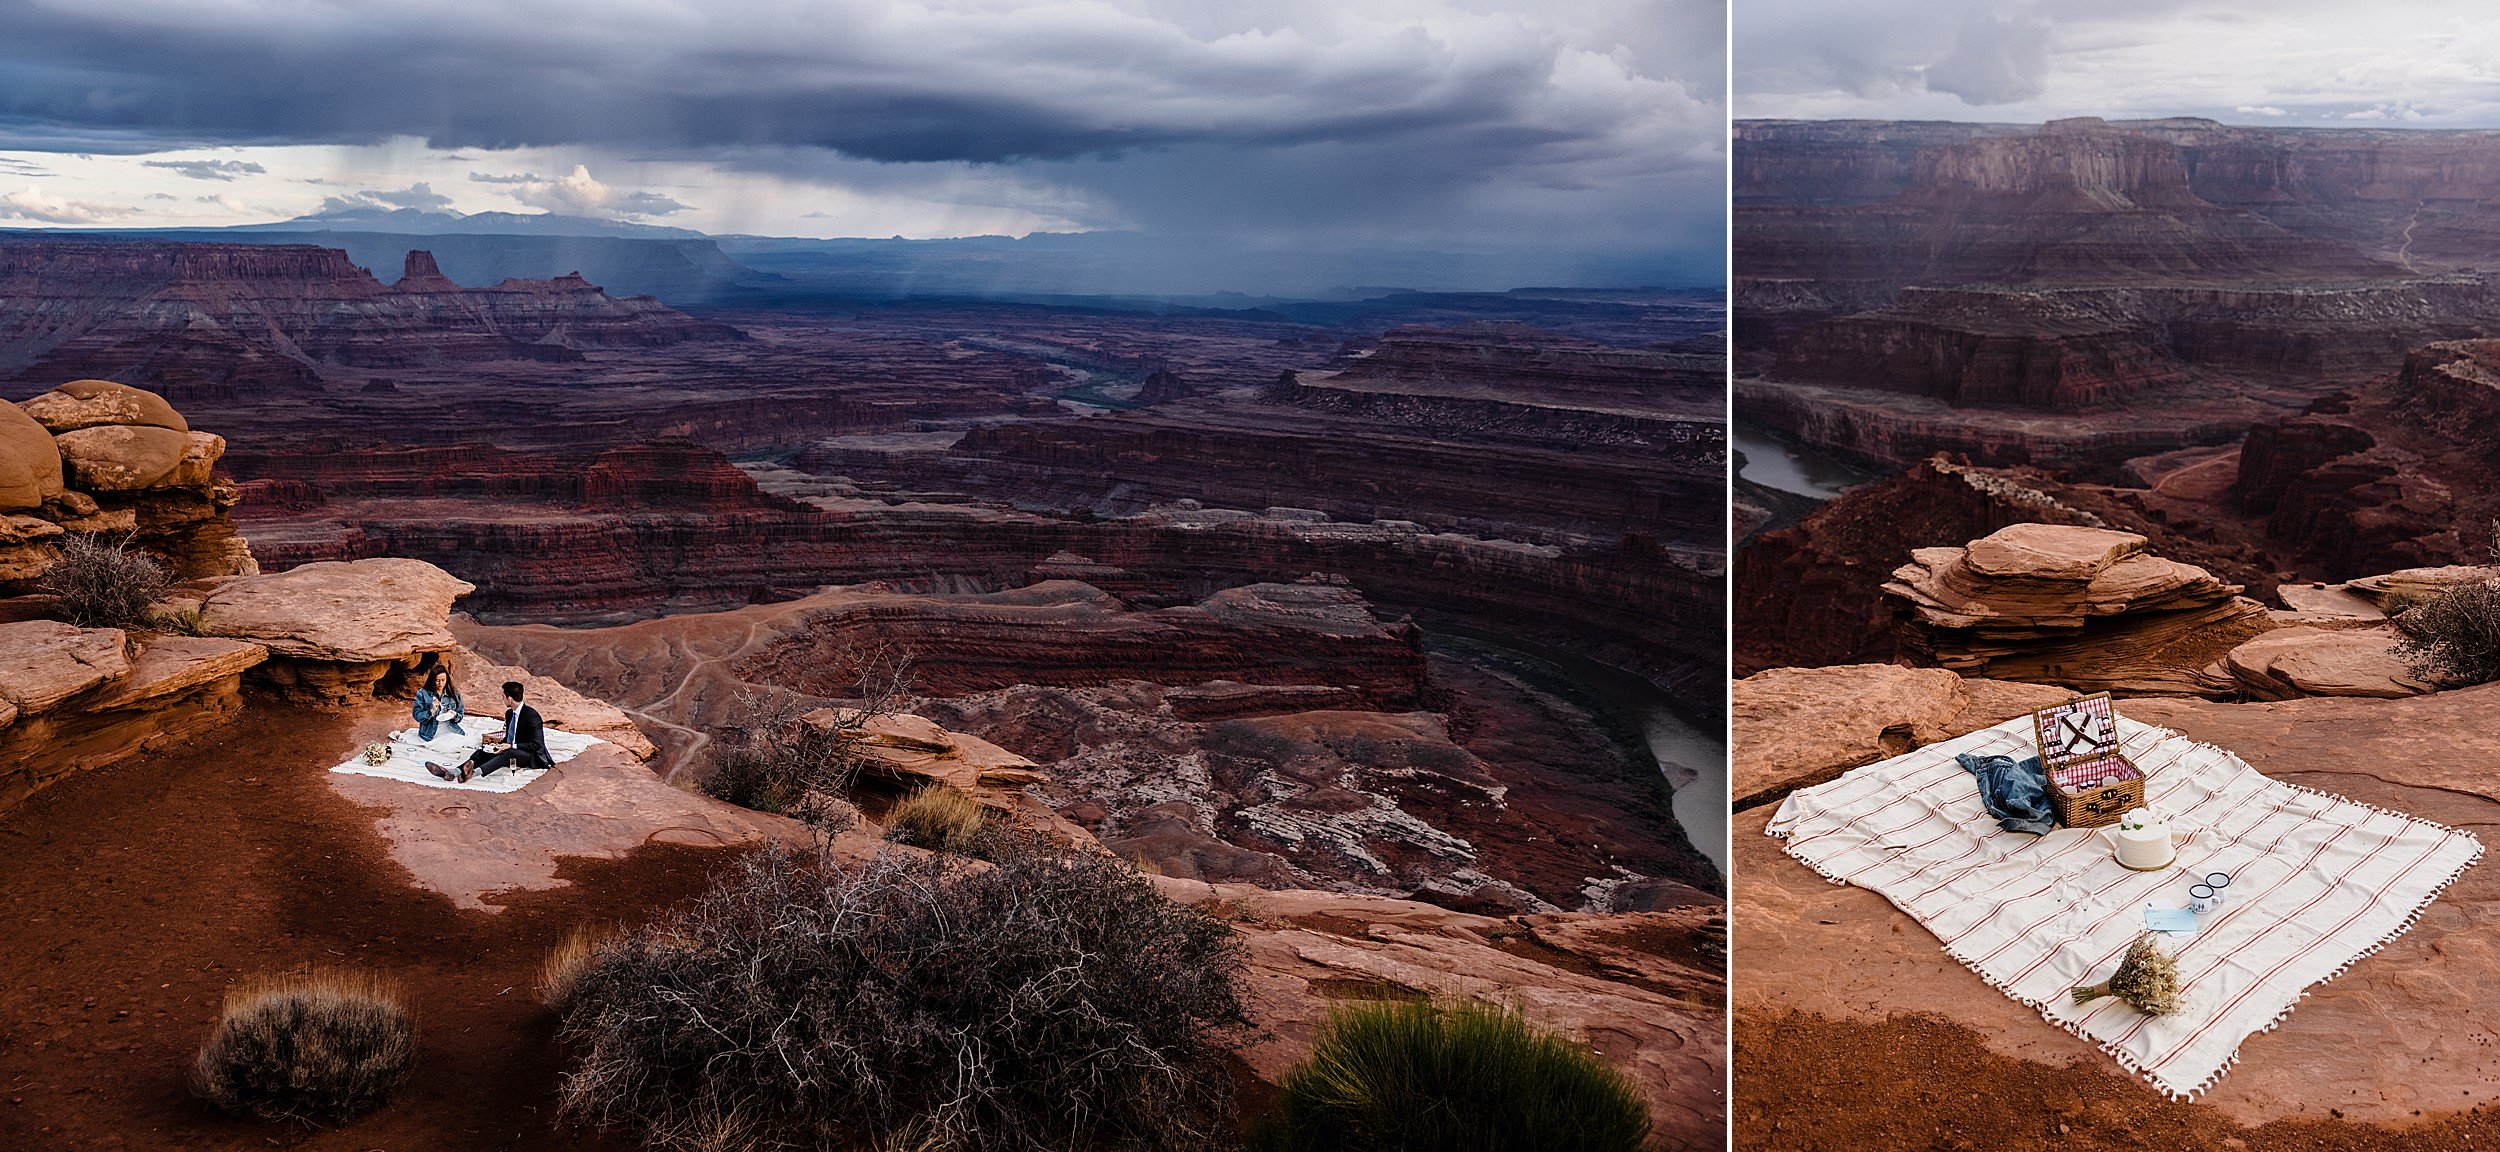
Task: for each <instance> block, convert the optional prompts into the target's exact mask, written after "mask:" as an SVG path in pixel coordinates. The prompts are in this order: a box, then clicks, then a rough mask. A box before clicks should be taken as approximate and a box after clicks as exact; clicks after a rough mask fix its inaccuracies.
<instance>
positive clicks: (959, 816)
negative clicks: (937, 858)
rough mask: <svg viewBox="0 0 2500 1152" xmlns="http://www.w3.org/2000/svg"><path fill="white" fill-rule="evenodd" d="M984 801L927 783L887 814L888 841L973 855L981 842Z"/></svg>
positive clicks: (940, 785)
mask: <svg viewBox="0 0 2500 1152" xmlns="http://www.w3.org/2000/svg"><path fill="white" fill-rule="evenodd" d="M981 824H982V817H981V802H980V801H978V800H975V799H973V798H972V797H970V796H967V795H964V793H963V791H962V790H961V789H957V788H950V787H948V786H946V785H944V784H924V785H922V786H921V787H920V788H919V789H918V790H916V791H914V792H913V793H912V794H911V795H909V796H905V797H903V800H902V803H899V804H896V805H895V806H894V810H893V811H892V812H889V813H887V814H886V826H885V838H886V839H888V840H892V841H894V842H895V843H897V844H909V845H911V846H912V847H914V848H926V849H928V850H930V851H932V852H962V853H965V854H968V855H969V854H972V850H973V847H974V845H975V844H977V843H978V842H979V841H980V839H981Z"/></svg>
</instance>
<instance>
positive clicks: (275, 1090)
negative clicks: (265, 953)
mask: <svg viewBox="0 0 2500 1152" xmlns="http://www.w3.org/2000/svg"><path fill="white" fill-rule="evenodd" d="M415 1057H416V1025H415V1023H414V1022H413V1021H412V1020H411V1019H410V1017H409V1014H408V1009H407V1006H406V1005H405V1004H403V1003H402V1002H401V1000H400V997H399V992H398V990H397V989H396V988H394V987H392V986H391V985H389V984H388V983H386V982H384V981H382V980H379V979H377V978H375V977H373V976H371V975H368V974H364V973H357V972H344V971H337V970H323V971H314V972H309V973H300V974H295V975H287V976H271V977H263V978H260V979H257V980H253V981H249V982H246V983H244V984H242V985H239V986H237V987H236V988H234V989H233V990H232V991H230V992H228V993H227V994H226V1003H225V1011H224V1013H223V1014H222V1015H220V1016H219V1018H218V1020H217V1025H216V1027H215V1028H214V1029H213V1030H211V1031H210V1032H209V1036H208V1042H207V1043H206V1044H204V1045H202V1046H201V1048H200V1055H199V1059H198V1061H197V1062H196V1063H195V1065H194V1067H193V1072H194V1074H195V1076H194V1083H195V1085H196V1086H197V1088H198V1090H199V1092H200V1094H201V1095H202V1096H205V1097H207V1098H208V1099H209V1100H210V1101H212V1102H214V1103H215V1104H216V1105H217V1106H218V1107H220V1108H223V1109H225V1110H226V1111H228V1112H231V1113H233V1114H235V1115H238V1116H257V1117H259V1118H261V1119H263V1120H294V1121H300V1122H304V1123H342V1122H345V1121H348V1120H352V1119H354V1118H356V1117H357V1116H360V1115H363V1114H364V1113H366V1112H368V1111H371V1110H372V1109H374V1108H377V1107H379V1106H381V1105H382V1104H383V1103H384V1102H385V1101H387V1100H389V1099H390V1095H391V1090H392V1089H393V1088H395V1087H397V1086H398V1085H399V1082H400V1081H401V1080H402V1079H405V1078H406V1077H407V1075H408V1068H409V1065H410V1063H411V1062H413V1061H414V1059H415Z"/></svg>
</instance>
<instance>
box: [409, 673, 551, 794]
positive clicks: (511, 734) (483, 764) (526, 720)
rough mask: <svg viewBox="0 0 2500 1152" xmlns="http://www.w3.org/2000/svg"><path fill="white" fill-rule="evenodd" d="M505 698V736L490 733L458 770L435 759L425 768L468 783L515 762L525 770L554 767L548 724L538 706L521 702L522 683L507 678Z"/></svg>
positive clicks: (504, 691) (504, 687)
mask: <svg viewBox="0 0 2500 1152" xmlns="http://www.w3.org/2000/svg"><path fill="white" fill-rule="evenodd" d="M503 698H504V702H505V704H506V708H505V709H504V717H503V734H502V735H501V736H496V735H493V734H491V733H490V734H489V735H488V736H487V737H486V739H485V741H484V742H483V743H482V744H480V745H479V746H478V750H477V751H476V752H474V753H471V754H470V756H469V759H468V761H467V762H466V763H464V764H462V765H461V766H460V770H459V771H458V772H457V773H454V772H453V771H452V770H451V769H449V768H445V767H443V766H442V765H440V764H435V763H432V762H428V763H427V764H426V766H425V770H426V771H428V772H432V773H433V774H435V775H437V776H440V777H442V778H443V779H445V780H458V781H459V782H460V783H462V784H466V783H468V782H469V780H470V778H472V777H475V776H487V775H491V774H493V773H494V772H495V771H496V770H497V769H500V768H505V767H509V766H512V765H519V766H520V767H522V768H525V769H528V768H552V767H554V766H555V759H554V758H553V757H551V756H549V755H547V726H546V725H545V724H544V723H542V722H540V720H539V719H538V709H536V708H532V707H530V706H529V705H527V704H523V703H521V685H520V683H519V682H518V681H510V680H508V681H505V682H504V686H503ZM498 745H500V747H498Z"/></svg>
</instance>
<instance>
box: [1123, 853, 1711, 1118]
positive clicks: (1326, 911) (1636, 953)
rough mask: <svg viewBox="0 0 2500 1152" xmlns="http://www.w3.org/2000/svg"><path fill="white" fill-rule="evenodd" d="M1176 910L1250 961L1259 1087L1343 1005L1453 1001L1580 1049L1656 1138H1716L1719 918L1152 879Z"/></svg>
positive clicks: (1253, 1055) (1248, 985)
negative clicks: (1642, 1102)
mask: <svg viewBox="0 0 2500 1152" xmlns="http://www.w3.org/2000/svg"><path fill="white" fill-rule="evenodd" d="M1156 886H1157V887H1158V888H1160V889H1162V890H1163V892H1164V893H1165V894H1166V895H1168V896H1170V897H1172V898H1173V899H1176V900H1180V901H1182V902H1184V903H1194V904H1198V905H1201V906H1202V907H1208V908H1212V909H1218V910H1220V912H1221V914H1223V915H1226V916H1227V917H1228V918H1229V919H1231V920H1233V921H1234V924H1235V927H1236V928H1237V929H1238V930H1239V931H1240V932H1241V934H1242V937H1243V942H1244V944H1245V945H1246V948H1247V952H1248V956H1247V960H1246V963H1245V971H1244V973H1243V976H1242V982H1243V985H1244V987H1243V999H1244V1001H1245V1007H1246V1008H1247V1010H1248V1012H1249V1015H1250V1018H1251V1021H1252V1023H1253V1024H1254V1025H1255V1026H1257V1027H1258V1028H1259V1029H1260V1035H1259V1036H1257V1037H1256V1038H1254V1039H1253V1040H1252V1041H1251V1042H1250V1043H1249V1044H1248V1045H1247V1046H1246V1047H1244V1048H1242V1049H1241V1056H1242V1059H1243V1060H1244V1061H1246V1062H1247V1063H1248V1064H1249V1065H1250V1068H1251V1070H1252V1071H1254V1072H1256V1073H1257V1074H1258V1075H1259V1076H1260V1077H1262V1078H1264V1079H1270V1080H1272V1079H1275V1078H1276V1077H1279V1076H1281V1075H1283V1074H1284V1072H1285V1070H1286V1069H1288V1068H1291V1067H1293V1065H1294V1064H1296V1063H1297V1062H1299V1061H1300V1060H1302V1059H1303V1058H1304V1057H1305V1056H1307V1055H1309V1053H1310V1045H1311V1042H1312V1040H1313V1039H1314V1038H1315V1037H1316V1036H1317V1034H1318V1030H1319V1026H1320V1024H1321V1022H1322V1021H1323V1020H1324V1019H1325V1018H1326V1016H1327V1012H1328V1009H1329V1007H1330V1006H1331V1005H1332V1004H1334V1003H1336V1002H1338V1001H1339V1000H1340V999H1341V998H1344V997H1347V996H1359V995H1373V996H1376V995H1379V994H1381V992H1382V991H1383V990H1385V991H1387V992H1388V993H1390V994H1392V995H1418V994H1424V995H1431V994H1439V995H1454V996H1466V997H1472V998H1477V999H1483V1000H1489V1001H1494V1002H1497V1003H1499V1002H1507V1003H1511V1004H1515V1005H1517V1006H1518V1007H1519V1008H1520V1010H1521V1011H1522V1012H1524V1013H1526V1014H1527V1016H1528V1017H1529V1018H1530V1019H1532V1020H1535V1021H1537V1022H1538V1023H1541V1024H1543V1025H1545V1026H1547V1027H1551V1028H1558V1029H1561V1030H1563V1031H1564V1032H1566V1033H1568V1034H1571V1035H1575V1036H1578V1037H1580V1038H1581V1039H1583V1040H1584V1041H1586V1042H1587V1043H1588V1044H1589V1046H1590V1047H1592V1048H1594V1049H1596V1050H1597V1051H1598V1052H1599V1053H1601V1054H1603V1055H1604V1056H1605V1057H1606V1058H1607V1060H1608V1061H1609V1062H1611V1063H1613V1064H1614V1065H1615V1066H1616V1067H1618V1068H1621V1069H1622V1070H1623V1071H1624V1073H1625V1075H1627V1076H1629V1077H1630V1078H1631V1080H1632V1082H1633V1084H1634V1085H1635V1086H1636V1087H1638V1088H1639V1089H1640V1092H1641V1095H1642V1096H1643V1097H1644V1098H1645V1099H1646V1100H1647V1101H1648V1102H1649V1106H1650V1117H1651V1122H1652V1124H1653V1125H1655V1129H1654V1134H1653V1136H1652V1140H1653V1142H1654V1143H1655V1144H1656V1146H1658V1147H1661V1148H1689V1149H1703V1148H1711V1147H1716V1146H1717V1145H1718V1142H1719V1141H1722V1140H1724V1139H1725V1120H1724V1116H1725V1113H1726V1101H1725V1100H1724V1099H1723V1098H1722V1097H1721V1095H1720V1092H1719V1090H1718V1086H1717V1084H1716V1083H1715V1082H1714V1081H1712V1080H1711V1077H1713V1076H1715V1075H1718V1071H1717V1070H1718V1069H1720V1068H1723V1067H1725V1065H1726V1059H1727V1055H1726V1046H1725V1040H1724V1038H1723V1034H1722V1027H1723V1025H1722V1024H1721V1021H1720V1016H1719V1013H1718V1010H1717V1007H1716V1005H1717V1003H1718V1001H1719V998H1720V997H1721V996H1723V995H1724V992H1723V990H1722V987H1721V984H1720V980H1719V977H1718V974H1717V966H1718V956H1717V955H1716V954H1715V953H1716V947H1717V945H1718V944H1719V943H1720V941H1721V940H1723V937H1722V936H1720V935H1719V933H1722V932H1724V930H1725V926H1726V919H1725V912H1724V910H1723V909H1719V908H1707V909H1703V908H1695V909H1683V910H1678V911H1676V912H1665V913H1659V912H1652V913H1630V914H1623V915H1613V916H1586V915H1575V916H1521V917H1507V918H1495V917H1486V916H1472V915H1468V914H1466V913H1461V912H1451V911H1448V910H1445V909H1438V908H1432V907H1430V906H1427V905H1418V904H1412V903H1407V902H1404V901H1395V900H1384V899H1380V898H1377V897H1362V896H1346V895H1339V894H1334V893H1326V892H1313V891H1308V890H1300V891H1283V892H1276V891H1268V890H1265V889H1259V888H1252V887H1248V886H1246V885H1235V884H1227V885H1208V884H1204V883H1200V882H1196V881H1185V880H1175V879H1170V878H1158V879H1157V880H1156Z"/></svg>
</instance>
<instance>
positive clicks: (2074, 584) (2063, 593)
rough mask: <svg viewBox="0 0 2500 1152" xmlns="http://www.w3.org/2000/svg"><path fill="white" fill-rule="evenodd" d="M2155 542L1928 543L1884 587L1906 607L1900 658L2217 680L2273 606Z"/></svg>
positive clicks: (2082, 538)
mask: <svg viewBox="0 0 2500 1152" xmlns="http://www.w3.org/2000/svg"><path fill="white" fill-rule="evenodd" d="M2144 546H2145V539H2144V537H2142V536H2139V535H2136V534H2134V533H2131V532H2114V531H2110V530H2108V529H2104V528H2078V527H2071V526H2067V525H2057V524H2016V525H2012V526H2010V527H2006V528H2002V529H1999V530H1997V531H1996V532H1993V533H1990V534H1989V535H1987V536H1985V537H1982V538H1981V539H1978V540H1975V541H1972V542H1971V543H1970V544H1969V545H1968V546H1967V547H1962V548H1921V549H1918V550H1917V551H1915V552H1913V553H1912V554H1911V556H1912V559H1911V561H1910V563H1908V564H1906V565H1903V566H1902V567H1900V568H1897V569H1895V570H1894V571H1893V578H1892V580H1891V582H1889V583H1887V584H1885V585H1884V591H1885V592H1886V593H1887V594H1889V595H1891V596H1892V597H1894V598H1895V599H1896V600H1897V601H1898V602H1899V603H1900V605H1901V611H1902V619H1901V625H1900V632H1899V643H1900V649H1901V654H1902V656H1903V657H1904V658H1905V659H1908V660H1910V661H1912V662H1914V663H1920V664H1928V665H1933V666H1937V667H1942V668H1949V669H1952V670H1954V671H1957V672H1965V673H1969V674H1972V675H1982V676H1987V677H1990V678H1993V679H2001V680H2024V681H2031V682H2036V683H2047V684H2062V685H2065V686H2067V687H2070V688H2076V689H2079V690H2082V691H2087V692H2088V691H2102V690H2107V691H2113V692H2118V693H2121V694H2130V695H2133V694H2144V693H2164V692H2168V693H2182V692H2198V691H2204V690H2209V689H2210V687H2211V685H2209V684H2208V683H2207V682H2205V681H2204V680H2202V679H2201V677H2200V675H2199V674H2200V672H2201V671H2202V670H2203V669H2204V668H2205V667H2206V665H2208V664H2210V663H2212V662H2213V661H2214V660H2215V659H2216V658H2218V657H2220V656H2221V655H2222V654H2223V653H2225V652H2228V651H2229V650H2230V649H2231V648H2233V647H2235V646H2237V645H2238V644H2239V643H2240V642H2242V641H2245V640H2247V639H2249V638H2251V637H2252V636H2254V635H2256V634H2257V633H2259V632H2262V631H2265V630H2266V629H2267V628H2269V627H2271V622H2270V621H2269V620H2268V618H2267V616H2266V609H2265V606H2264V605H2261V604H2259V603H2257V602H2256V601H2254V600H2250V599H2248V598H2246V597H2244V596H2241V595H2240V594H2239V593H2240V590H2241V589H2240V586H2239V585H2236V584H2226V583H2223V582H2222V581H2220V580H2217V579H2215V578H2214V577H2213V575H2212V574H2211V573H2208V572H2206V571H2205V570H2204V569H2202V568H2198V567H2196V566H2194V565H2191V564H2182V563H2178V562H2176V561H2172V560H2164V559H2162V558H2161V557H2158V556H2154V555H2151V554H2150V553H2147V552H2146V551H2145V550H2144Z"/></svg>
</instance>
